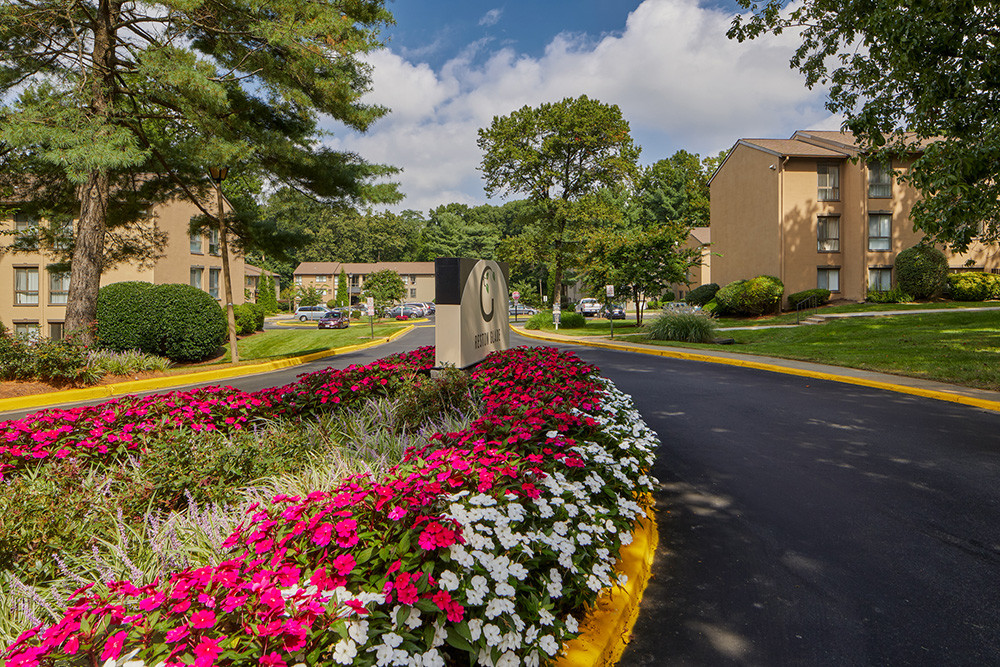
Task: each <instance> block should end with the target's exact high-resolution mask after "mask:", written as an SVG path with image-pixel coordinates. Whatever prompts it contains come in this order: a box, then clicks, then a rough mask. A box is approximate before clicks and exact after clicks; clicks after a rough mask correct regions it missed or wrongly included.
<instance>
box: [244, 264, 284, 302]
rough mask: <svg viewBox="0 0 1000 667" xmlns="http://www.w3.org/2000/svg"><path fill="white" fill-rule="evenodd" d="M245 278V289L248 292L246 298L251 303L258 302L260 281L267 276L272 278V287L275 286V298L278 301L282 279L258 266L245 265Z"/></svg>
mask: <svg viewBox="0 0 1000 667" xmlns="http://www.w3.org/2000/svg"><path fill="white" fill-rule="evenodd" d="M243 276H244V283H243V289H244V290H245V291H246V293H245V296H246V298H247V300H249V301H253V302H255V303H256V302H257V297H258V296H259V294H258V290H259V289H260V281H261V278H264V277H265V276H266V277H268V278H270V279H271V283H272V285H274V298H275V299H277V298H278V295H279V294H281V278H280V276H279V275H278V274H277V273H274V272H273V271H266V270H264V269H262V268H260V267H258V266H254V265H253V264H244V265H243Z"/></svg>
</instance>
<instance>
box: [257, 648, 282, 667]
mask: <svg viewBox="0 0 1000 667" xmlns="http://www.w3.org/2000/svg"><path fill="white" fill-rule="evenodd" d="M260 664H261V667H288V663H286V662H285V661H284V660H282V659H281V656H280V655H278V654H277V653H274V652H273V651H272V652H271V653H268V654H267V655H262V656H261V657H260Z"/></svg>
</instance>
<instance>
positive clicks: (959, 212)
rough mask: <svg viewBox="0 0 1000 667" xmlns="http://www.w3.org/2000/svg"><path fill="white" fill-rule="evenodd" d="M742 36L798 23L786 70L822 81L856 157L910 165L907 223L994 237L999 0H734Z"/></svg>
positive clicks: (960, 244)
mask: <svg viewBox="0 0 1000 667" xmlns="http://www.w3.org/2000/svg"><path fill="white" fill-rule="evenodd" d="M740 4H742V5H743V6H744V7H746V8H748V9H750V10H751V11H752V13H751V14H750V15H749V16H737V17H736V18H735V19H734V20H733V24H732V27H731V28H730V30H729V36H730V38H735V39H738V40H740V41H743V40H745V39H753V38H755V37H758V36H760V35H762V34H765V33H774V34H781V33H782V32H784V31H786V30H796V31H798V34H799V35H800V36H801V44H800V46H799V47H798V49H797V50H796V52H795V55H794V56H793V57H792V59H791V65H792V67H794V68H797V69H798V70H799V71H801V72H802V73H803V74H804V75H805V78H806V84H807V85H808V86H810V87H812V86H815V85H829V86H830V92H829V97H828V101H827V105H826V106H827V108H828V109H829V110H830V111H832V112H834V113H838V114H842V115H843V116H844V118H845V121H844V127H845V129H848V130H850V131H851V132H853V133H854V136H855V137H856V138H857V140H858V143H859V145H860V148H861V151H862V154H863V156H864V157H867V158H870V159H874V160H877V161H879V162H881V163H883V164H884V163H886V162H888V161H889V160H892V159H899V160H906V161H909V160H913V164H912V166H911V168H910V169H909V170H908V172H907V173H897V177H899V178H902V179H905V180H908V181H909V182H910V183H911V184H912V185H913V186H915V187H916V188H917V189H918V190H919V191H920V192H921V194H922V197H921V200H920V201H919V202H917V203H916V204H915V205H914V207H913V210H912V213H911V218H912V220H913V223H914V227H915V228H917V229H922V230H923V231H924V232H926V233H927V234H929V235H930V236H932V237H934V238H936V239H937V240H939V241H942V242H945V243H949V244H950V245H951V246H952V247H953V248H955V249H956V250H959V251H962V250H965V249H967V248H968V246H969V243H970V242H971V241H972V240H973V239H974V238H976V237H978V238H979V239H980V240H983V241H986V242H996V241H997V240H998V239H1000V178H998V168H997V165H998V164H1000V77H998V76H997V72H998V71H1000V49H998V48H997V43H998V39H1000V34H998V28H997V26H998V25H1000V5H998V4H997V3H995V2H988V1H986V0H918V1H917V2H912V1H910V0H841V1H839V2H828V1H826V0H804V2H801V3H795V4H794V5H789V6H785V4H786V3H785V1H784V0H768V1H767V2H764V3H761V4H757V3H756V2H754V0H740Z"/></svg>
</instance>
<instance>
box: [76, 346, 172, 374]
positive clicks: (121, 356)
mask: <svg viewBox="0 0 1000 667" xmlns="http://www.w3.org/2000/svg"><path fill="white" fill-rule="evenodd" d="M87 357H88V364H89V366H90V367H91V368H93V369H95V370H96V371H97V372H99V373H101V374H102V375H131V374H132V373H139V372H142V371H165V370H167V369H168V368H170V366H171V363H170V360H169V359H164V358H163V357H157V356H155V355H152V354H146V353H145V352H140V351H138V350H129V351H127V352H114V351H112V350H90V351H89V352H88V353H87Z"/></svg>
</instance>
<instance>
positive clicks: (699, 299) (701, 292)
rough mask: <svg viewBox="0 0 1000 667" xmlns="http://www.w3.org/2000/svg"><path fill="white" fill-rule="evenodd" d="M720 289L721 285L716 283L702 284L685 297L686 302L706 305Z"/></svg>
mask: <svg viewBox="0 0 1000 667" xmlns="http://www.w3.org/2000/svg"><path fill="white" fill-rule="evenodd" d="M718 291H719V286H718V284H716V283H708V284H707V285H701V286H699V287H695V288H694V289H693V290H691V291H690V292H688V295H687V296H686V297H684V302H685V303H687V304H688V305H689V306H704V305H705V304H706V303H708V302H709V301H711V300H712V299H714V298H715V293H716V292H718Z"/></svg>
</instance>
